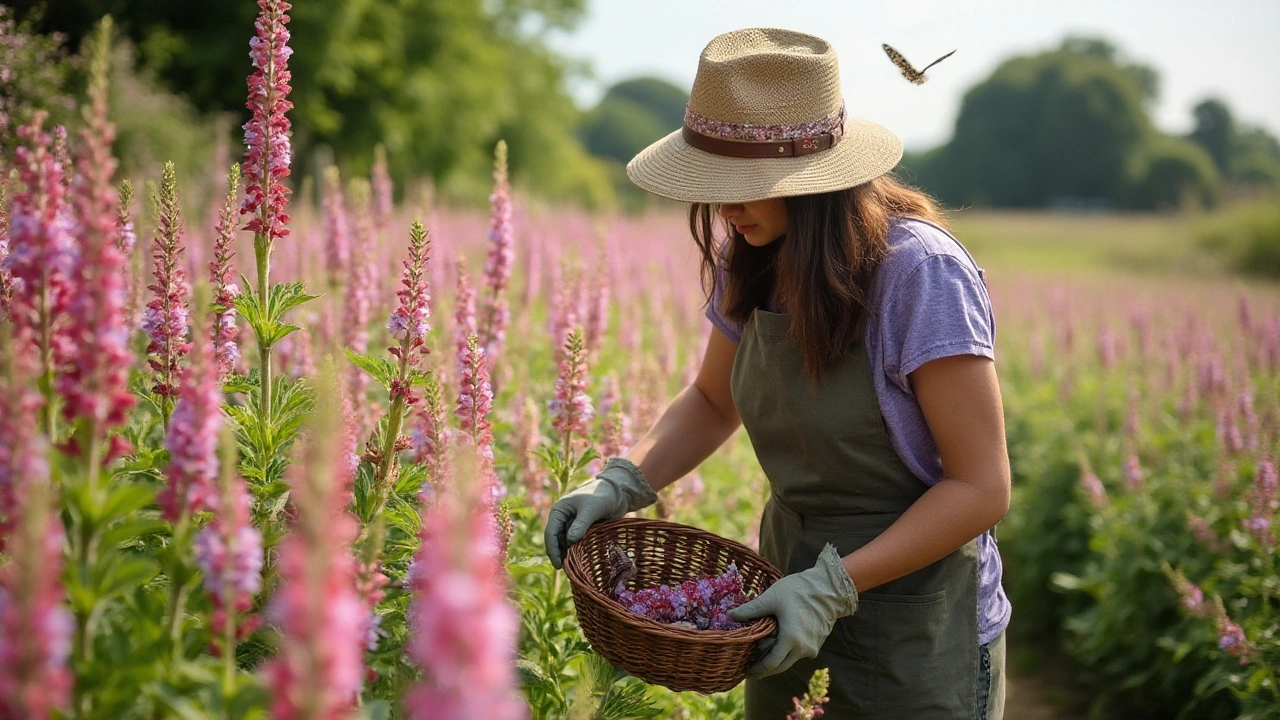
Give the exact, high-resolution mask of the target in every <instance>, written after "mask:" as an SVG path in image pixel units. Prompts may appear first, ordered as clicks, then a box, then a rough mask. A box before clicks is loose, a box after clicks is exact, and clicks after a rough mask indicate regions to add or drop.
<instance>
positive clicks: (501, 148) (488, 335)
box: [479, 140, 515, 371]
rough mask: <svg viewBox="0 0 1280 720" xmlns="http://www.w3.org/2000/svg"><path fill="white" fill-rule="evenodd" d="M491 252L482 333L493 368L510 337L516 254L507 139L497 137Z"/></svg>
mask: <svg viewBox="0 0 1280 720" xmlns="http://www.w3.org/2000/svg"><path fill="white" fill-rule="evenodd" d="M489 208H490V209H489V255H488V258H487V259H486V260H485V265H484V284H485V290H486V292H485V297H484V309H483V311H482V312H481V321H480V328H479V335H480V340H481V344H482V345H483V346H484V349H485V355H486V356H488V358H489V370H490V371H492V370H493V366H494V363H495V362H497V359H498V354H499V353H500V352H502V347H503V344H504V343H505V342H506V338H507V326H508V324H510V322H511V311H510V308H509V306H508V302H507V287H508V285H509V283H510V281H511V264H512V262H513V260H514V257H515V252H514V250H513V245H514V243H515V229H514V228H513V227H512V224H511V184H510V182H509V180H508V179H507V143H506V141H504V140H499V141H498V147H497V149H496V150H495V152H494V167H493V194H491V195H490V196H489Z"/></svg>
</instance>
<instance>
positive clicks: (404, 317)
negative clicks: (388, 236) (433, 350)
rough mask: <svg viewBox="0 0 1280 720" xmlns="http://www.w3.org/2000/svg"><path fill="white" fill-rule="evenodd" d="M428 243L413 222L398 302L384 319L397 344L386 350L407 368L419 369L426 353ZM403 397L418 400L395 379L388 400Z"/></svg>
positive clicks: (422, 230)
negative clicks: (397, 341)
mask: <svg viewBox="0 0 1280 720" xmlns="http://www.w3.org/2000/svg"><path fill="white" fill-rule="evenodd" d="M429 252H430V246H429V243H428V241H427V231H426V229H425V228H423V226H422V223H420V222H417V221H415V222H414V223H413V226H412V227H411V228H410V230H409V259H408V260H406V261H405V262H404V274H403V276H402V277H401V278H400V285H401V287H400V289H399V290H397V291H396V297H397V298H398V299H399V300H400V303H399V305H397V306H396V309H395V310H394V311H392V313H391V317H390V318H389V319H388V320H387V330H388V332H390V333H391V337H392V339H394V340H399V341H400V344H399V345H398V346H395V347H392V348H390V349H389V352H390V353H391V355H392V356H393V357H395V358H396V359H397V360H399V361H400V362H401V363H403V364H404V365H405V366H406V367H407V368H410V369H415V370H416V369H418V368H419V366H420V365H421V364H422V357H423V356H424V355H426V354H427V352H428V349H427V345H426V340H427V333H428V332H430V331H431V293H430V286H429V283H428V282H427V260H428V255H429ZM396 400H403V401H404V403H405V404H406V405H408V406H412V405H414V404H415V403H417V401H418V398H417V396H416V395H414V393H413V388H412V386H411V385H410V384H409V383H408V382H407V381H405V380H402V379H400V378H396V380H394V381H393V382H392V383H391V402H393V403H394V402H395V401H396Z"/></svg>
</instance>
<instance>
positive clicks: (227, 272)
mask: <svg viewBox="0 0 1280 720" xmlns="http://www.w3.org/2000/svg"><path fill="white" fill-rule="evenodd" d="M239 189H240V166H239V165H238V164H237V165H232V166H231V171H230V172H229V173H228V174H227V198H226V202H225V203H224V204H223V206H222V209H221V211H219V213H218V226H217V230H216V232H217V237H216V239H215V240H214V243H213V260H211V261H210V262H209V282H210V283H211V284H212V285H213V291H214V297H213V305H214V309H213V354H214V361H215V363H216V364H217V367H218V379H219V380H226V379H227V376H228V375H230V374H231V373H233V372H235V368H236V363H238V362H239V361H240V344H239V334H240V330H239V328H237V327H236V307H235V304H236V295H239V294H240V288H239V286H237V285H236V283H235V267H234V266H232V264H231V261H232V260H233V259H234V258H235V255H236V251H235V241H236V227H235V202H236V194H237V192H239Z"/></svg>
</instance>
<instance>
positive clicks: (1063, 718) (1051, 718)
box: [1004, 663, 1084, 720]
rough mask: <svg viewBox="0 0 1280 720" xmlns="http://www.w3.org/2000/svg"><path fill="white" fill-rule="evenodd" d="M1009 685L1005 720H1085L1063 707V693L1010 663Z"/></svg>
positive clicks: (1031, 673) (1005, 705) (1037, 675)
mask: <svg viewBox="0 0 1280 720" xmlns="http://www.w3.org/2000/svg"><path fill="white" fill-rule="evenodd" d="M1006 677H1007V679H1008V682H1009V689H1008V693H1007V695H1006V696H1005V703H1004V716H1005V718H1006V720H1084V716H1083V715H1079V714H1076V713H1074V712H1072V711H1070V710H1068V709H1066V708H1065V707H1064V703H1065V701H1066V700H1067V698H1066V697H1063V695H1064V692H1063V690H1061V689H1060V688H1057V687H1054V685H1053V684H1052V683H1051V682H1050V681H1049V680H1048V679H1047V678H1046V677H1044V676H1043V675H1040V674H1038V673H1033V672H1029V671H1027V670H1023V669H1020V668H1019V667H1018V666H1017V664H1016V663H1010V664H1009V666H1008V667H1007V669H1006Z"/></svg>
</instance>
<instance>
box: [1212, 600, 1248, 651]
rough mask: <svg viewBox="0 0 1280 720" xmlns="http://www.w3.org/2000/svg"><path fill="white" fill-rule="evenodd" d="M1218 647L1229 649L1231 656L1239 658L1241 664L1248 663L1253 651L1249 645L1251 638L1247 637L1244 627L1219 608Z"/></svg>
mask: <svg viewBox="0 0 1280 720" xmlns="http://www.w3.org/2000/svg"><path fill="white" fill-rule="evenodd" d="M1218 647H1219V648H1222V649H1223V650H1226V651H1227V654H1228V655H1230V656H1231V657H1234V658H1237V659H1238V660H1239V661H1240V664H1241V665H1248V664H1249V659H1250V658H1251V657H1252V655H1253V653H1252V651H1251V650H1250V647H1249V639H1248V638H1247V637H1245V634H1244V628H1242V627H1240V626H1239V625H1237V624H1236V623H1235V622H1233V621H1232V620H1231V618H1229V617H1227V614H1226V612H1225V611H1222V610H1221V608H1219V613H1218Z"/></svg>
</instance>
